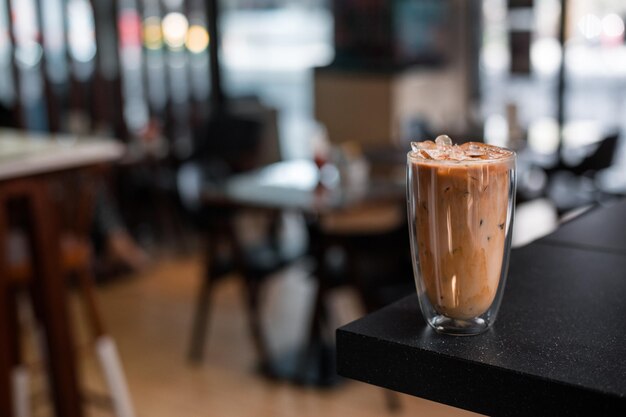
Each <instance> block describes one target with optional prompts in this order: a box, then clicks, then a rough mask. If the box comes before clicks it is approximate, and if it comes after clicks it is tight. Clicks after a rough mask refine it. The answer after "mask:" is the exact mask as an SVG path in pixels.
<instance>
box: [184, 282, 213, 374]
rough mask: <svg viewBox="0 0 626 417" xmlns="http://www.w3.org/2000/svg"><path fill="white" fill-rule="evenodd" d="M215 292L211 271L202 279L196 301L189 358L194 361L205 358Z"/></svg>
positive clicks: (197, 361) (198, 361)
mask: <svg viewBox="0 0 626 417" xmlns="http://www.w3.org/2000/svg"><path fill="white" fill-rule="evenodd" d="M212 292H213V280H212V279H211V278H210V277H209V273H207V274H206V276H205V277H203V279H202V283H201V286H200V292H199V293H198V299H197V301H196V311H195V314H194V318H193V327H192V329H191V342H190V344H189V354H188V357H189V360H190V361H191V362H194V363H200V362H202V359H203V358H204V344H205V340H206V332H207V327H208V321H209V310H210V307H211V293H212Z"/></svg>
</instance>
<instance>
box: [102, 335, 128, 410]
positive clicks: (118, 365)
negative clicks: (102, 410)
mask: <svg viewBox="0 0 626 417" xmlns="http://www.w3.org/2000/svg"><path fill="white" fill-rule="evenodd" d="M96 353H97V355H98V361H99V362H100V367H101V368H102V372H103V373H104V379H105V380H106V383H107V386H108V388H109V393H110V395H111V398H112V400H113V409H114V411H115V415H116V416H117V417H135V412H134V408H133V404H132V401H131V397H130V393H129V391H128V385H127V384H126V377H125V376H124V369H123V367H122V362H121V361H120V357H119V355H118V352H117V347H116V345H115V341H114V340H113V338H112V337H111V336H108V335H102V336H100V337H98V339H97V340H96Z"/></svg>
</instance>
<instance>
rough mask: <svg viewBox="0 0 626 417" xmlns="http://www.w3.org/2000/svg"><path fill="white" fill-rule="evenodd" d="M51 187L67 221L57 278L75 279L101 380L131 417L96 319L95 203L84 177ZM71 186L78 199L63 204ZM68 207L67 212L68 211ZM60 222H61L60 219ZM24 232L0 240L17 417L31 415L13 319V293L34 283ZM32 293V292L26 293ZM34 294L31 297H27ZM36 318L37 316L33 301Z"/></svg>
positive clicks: (113, 355) (120, 375)
mask: <svg viewBox="0 0 626 417" xmlns="http://www.w3.org/2000/svg"><path fill="white" fill-rule="evenodd" d="M51 186H52V187H57V188H58V190H56V191H59V192H57V193H55V194H56V195H57V196H59V206H60V207H59V209H60V210H59V213H62V214H63V215H64V217H65V219H64V220H65V221H62V223H65V227H64V230H65V232H64V233H63V234H62V237H61V241H60V242H59V249H60V257H61V259H60V264H61V269H62V271H61V273H62V274H63V275H64V276H66V277H67V279H68V285H69V284H70V279H71V278H75V279H76V285H77V289H78V293H79V296H80V299H81V301H82V304H83V307H84V310H85V315H86V317H87V324H88V327H89V329H90V331H91V340H92V346H93V348H94V350H95V352H96V356H97V358H98V360H99V362H100V366H101V369H102V372H103V374H104V378H105V381H106V383H107V386H108V389H109V392H110V395H111V399H112V404H113V409H114V411H115V414H116V416H117V417H134V415H135V414H134V411H133V406H132V402H131V399H130V395H129V392H128V388H127V385H126V379H125V377H124V372H123V369H122V366H121V362H120V359H119V356H118V353H117V348H116V345H115V342H114V340H113V339H112V337H111V336H110V335H109V334H108V333H107V332H106V329H105V326H104V324H103V320H102V317H101V315H100V312H99V309H98V305H97V300H96V294H95V286H94V278H93V275H92V260H93V257H92V249H91V242H90V239H89V233H88V231H89V230H90V226H91V221H92V217H91V213H92V211H93V210H92V208H93V201H94V198H93V197H94V195H93V194H94V190H96V188H95V187H93V184H92V183H91V182H90V181H89V179H86V178H68V177H67V176H65V177H62V178H60V179H59V181H58V182H53V183H52V184H51ZM68 187H71V188H73V189H72V193H71V194H69V195H71V196H79V197H78V198H77V199H74V200H73V201H72V202H73V204H69V205H68V204H67V203H65V202H63V195H64V194H65V193H63V192H62V191H63V189H64V188H65V189H66V188H68ZM68 207H69V208H68ZM16 208H17V209H18V210H14V211H17V212H18V213H17V216H15V217H18V219H16V220H17V223H19V207H16ZM62 220H63V219H62ZM23 226H24V227H22V230H20V229H15V228H13V229H12V230H11V231H10V232H9V233H8V236H3V237H0V238H4V239H7V243H8V245H7V247H8V253H7V254H5V256H6V257H7V260H8V275H9V279H10V281H11V282H12V283H13V288H14V289H13V291H12V296H11V297H10V300H9V302H8V303H7V307H8V314H9V317H11V319H12V320H11V321H12V322H13V326H12V330H13V333H14V335H15V337H14V338H13V343H12V346H10V349H11V352H12V358H13V363H14V370H15V371H14V377H13V381H14V384H13V385H14V398H15V399H16V400H17V401H16V407H15V408H16V413H15V415H16V417H23V416H28V415H30V413H29V411H28V410H29V393H28V389H29V386H28V385H29V383H28V379H29V378H28V367H27V366H26V364H25V363H24V360H23V358H22V355H21V346H20V339H21V337H20V330H21V329H20V324H19V320H18V317H17V301H16V300H17V293H18V292H20V291H24V290H29V286H30V283H31V282H32V280H33V276H34V274H35V270H34V268H33V263H32V262H31V258H30V250H29V247H28V246H29V245H28V243H29V242H28V238H27V234H26V233H24V229H27V228H28V225H23ZM29 292H30V291H29ZM31 293H32V292H31ZM32 304H33V307H34V310H35V312H34V313H35V317H37V316H38V312H37V311H36V310H37V302H36V300H33V303H32Z"/></svg>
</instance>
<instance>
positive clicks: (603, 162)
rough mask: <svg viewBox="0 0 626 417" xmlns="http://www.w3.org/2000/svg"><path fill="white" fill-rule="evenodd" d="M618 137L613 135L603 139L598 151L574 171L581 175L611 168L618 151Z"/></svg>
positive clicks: (574, 168)
mask: <svg viewBox="0 0 626 417" xmlns="http://www.w3.org/2000/svg"><path fill="white" fill-rule="evenodd" d="M618 137H619V136H618V134H613V135H610V136H607V137H606V138H604V139H602V141H600V144H599V145H598V147H597V148H596V150H595V151H594V152H593V153H592V154H591V155H589V156H587V157H586V158H585V159H583V160H582V162H581V163H580V164H578V165H577V166H575V167H573V169H572V171H574V173H575V174H578V175H581V174H584V173H586V172H597V171H600V170H602V169H605V168H608V167H610V166H611V165H612V163H613V158H614V156H615V150H616V149H617V140H618Z"/></svg>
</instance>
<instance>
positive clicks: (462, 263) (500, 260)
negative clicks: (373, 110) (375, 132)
mask: <svg viewBox="0 0 626 417" xmlns="http://www.w3.org/2000/svg"><path fill="white" fill-rule="evenodd" d="M431 143H432V142H431ZM419 152H421V151H416V150H414V151H412V152H409V154H408V156H407V199H408V216H409V228H410V238H411V252H412V258H413V271H414V275H415V285H416V288H417V295H418V298H419V303H420V307H421V310H422V314H423V315H424V318H425V319H426V321H427V322H428V324H429V325H430V326H432V327H433V328H434V329H435V330H436V331H437V332H440V333H445V334H451V335H474V334H479V333H482V332H484V331H486V330H487V329H489V327H490V326H491V325H493V323H494V321H495V319H496V316H497V314H498V309H499V307H500V301H501V299H502V293H503V289H504V285H505V281H506V276H507V272H508V265H509V253H510V249H511V232H512V230H513V217H514V205H515V184H516V181H515V175H516V168H515V153H514V152H512V151H510V152H508V151H507V152H506V153H505V154H504V156H503V155H502V154H500V156H499V157H498V158H494V159H490V158H484V157H483V159H481V158H477V159H474V158H470V160H460V161H458V160H449V159H448V160H437V159H429V158H424V157H422V155H423V154H420V153H419Z"/></svg>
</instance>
